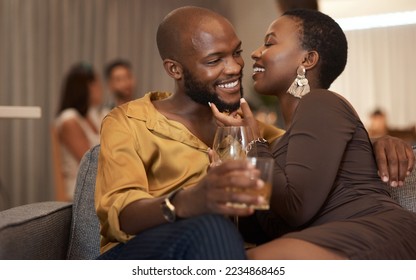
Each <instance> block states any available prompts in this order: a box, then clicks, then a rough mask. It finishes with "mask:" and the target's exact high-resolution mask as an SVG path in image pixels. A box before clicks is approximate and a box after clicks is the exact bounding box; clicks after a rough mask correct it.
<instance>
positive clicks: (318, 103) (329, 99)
mask: <svg viewBox="0 0 416 280" xmlns="http://www.w3.org/2000/svg"><path fill="white" fill-rule="evenodd" d="M302 101H304V103H305V104H304V105H306V106H313V108H322V107H326V108H332V110H329V111H328V112H331V113H334V112H344V113H347V114H352V115H354V116H355V117H358V114H357V112H356V111H355V109H354V107H353V106H352V105H351V103H350V102H349V101H348V100H347V99H346V98H345V97H344V96H342V95H341V94H339V93H336V92H334V91H330V90H327V89H318V90H313V91H311V92H310V94H307V95H305V96H304V98H302Z"/></svg>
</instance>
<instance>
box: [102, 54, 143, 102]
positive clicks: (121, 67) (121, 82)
mask: <svg viewBox="0 0 416 280" xmlns="http://www.w3.org/2000/svg"><path fill="white" fill-rule="evenodd" d="M104 72H105V78H106V80H107V84H108V88H109V90H110V93H111V97H112V101H111V102H112V103H111V105H110V108H111V109H112V108H113V107H116V106H119V105H121V104H123V103H126V102H128V101H131V100H132V99H133V94H134V89H135V86H136V82H135V80H134V76H133V73H132V69H131V64H130V62H128V61H127V60H123V59H116V60H113V61H111V62H110V63H108V64H107V66H106V67H105V71H104Z"/></svg>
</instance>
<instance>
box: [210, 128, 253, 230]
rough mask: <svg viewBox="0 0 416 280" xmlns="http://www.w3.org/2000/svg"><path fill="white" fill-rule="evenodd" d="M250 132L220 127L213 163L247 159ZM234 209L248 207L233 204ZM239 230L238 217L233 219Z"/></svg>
mask: <svg viewBox="0 0 416 280" xmlns="http://www.w3.org/2000/svg"><path fill="white" fill-rule="evenodd" d="M249 133H250V130H249V128H248V127H246V126H223V127H222V126H219V127H218V128H217V131H216V132H215V137H214V143H213V145H212V149H213V150H214V152H215V153H214V158H213V163H214V164H216V165H219V164H221V163H222V162H223V161H225V160H230V159H233V160H236V159H245V158H247V152H248V148H249V147H248V145H249V141H250V140H249V136H250V134H249ZM231 206H232V207H246V205H239V204H232V205H231ZM232 219H233V222H234V224H235V225H236V226H237V228H238V216H233V217H232Z"/></svg>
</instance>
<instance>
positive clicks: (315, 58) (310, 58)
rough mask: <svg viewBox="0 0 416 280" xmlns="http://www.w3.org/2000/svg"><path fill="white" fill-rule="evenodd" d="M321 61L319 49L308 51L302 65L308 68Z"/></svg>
mask: <svg viewBox="0 0 416 280" xmlns="http://www.w3.org/2000/svg"><path fill="white" fill-rule="evenodd" d="M318 62H319V53H318V52H317V51H308V52H307V53H306V54H305V57H304V59H303V62H302V65H303V66H304V67H305V69H306V70H309V69H312V68H314V67H315V66H316V65H317V64H318Z"/></svg>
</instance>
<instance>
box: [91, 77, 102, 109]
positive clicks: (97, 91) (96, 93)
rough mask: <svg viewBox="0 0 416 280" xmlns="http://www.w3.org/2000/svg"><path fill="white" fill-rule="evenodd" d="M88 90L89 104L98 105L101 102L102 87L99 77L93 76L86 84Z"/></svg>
mask: <svg viewBox="0 0 416 280" xmlns="http://www.w3.org/2000/svg"><path fill="white" fill-rule="evenodd" d="M88 87H89V91H90V106H92V107H94V106H100V105H101V104H102V102H103V88H102V85H101V81H100V79H99V78H95V79H94V80H93V81H92V82H90V83H89V84H88Z"/></svg>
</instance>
